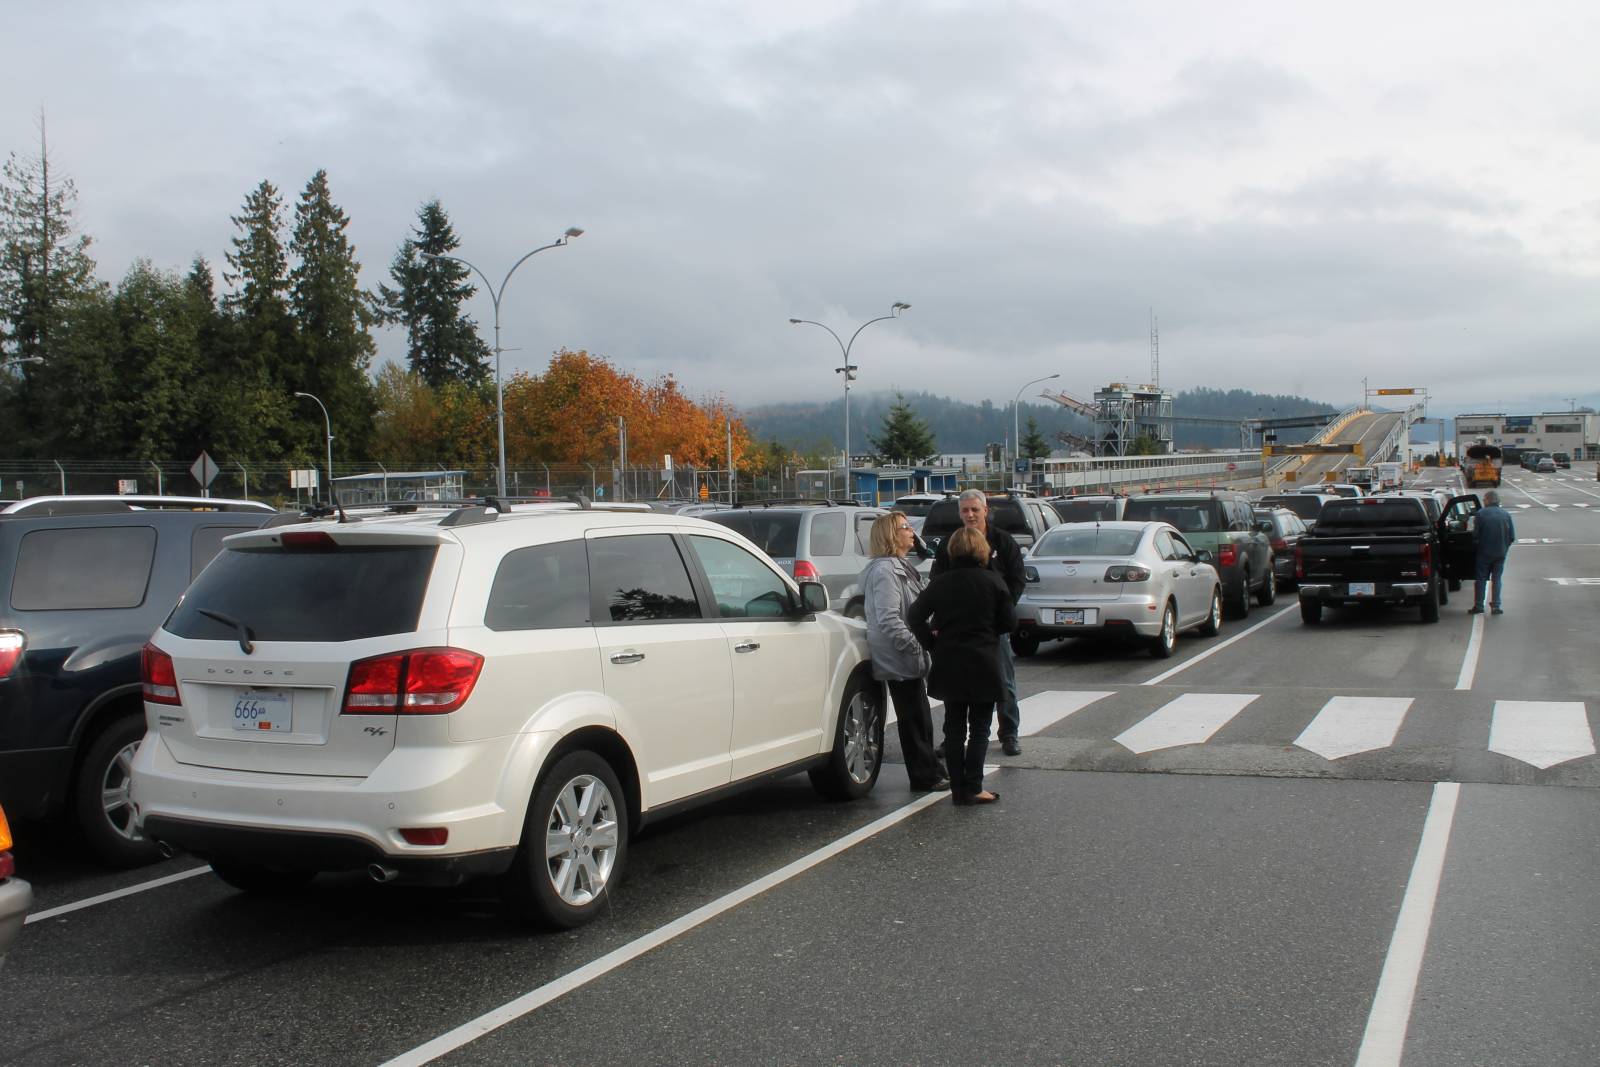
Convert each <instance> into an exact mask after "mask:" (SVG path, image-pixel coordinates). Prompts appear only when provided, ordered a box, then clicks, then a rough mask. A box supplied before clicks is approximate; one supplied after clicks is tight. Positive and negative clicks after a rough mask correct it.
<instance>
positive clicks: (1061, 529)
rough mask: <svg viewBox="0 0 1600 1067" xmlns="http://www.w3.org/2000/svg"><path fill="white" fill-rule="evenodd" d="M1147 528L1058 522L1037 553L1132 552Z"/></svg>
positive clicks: (1120, 553) (1040, 541)
mask: <svg viewBox="0 0 1600 1067" xmlns="http://www.w3.org/2000/svg"><path fill="white" fill-rule="evenodd" d="M1143 534H1144V531H1143V530H1128V529H1120V528H1119V529H1106V528H1105V527H1103V526H1091V525H1089V524H1087V523H1085V524H1083V525H1072V526H1057V527H1056V528H1055V529H1053V530H1051V531H1050V532H1049V533H1047V534H1045V535H1044V536H1043V537H1041V538H1040V539H1039V544H1038V545H1037V546H1036V547H1035V548H1034V550H1033V555H1035V556H1131V555H1133V552H1134V550H1135V549H1136V548H1138V547H1139V538H1140V537H1141V536H1143Z"/></svg>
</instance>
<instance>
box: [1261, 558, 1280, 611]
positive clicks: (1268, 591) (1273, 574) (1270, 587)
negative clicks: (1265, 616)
mask: <svg viewBox="0 0 1600 1067" xmlns="http://www.w3.org/2000/svg"><path fill="white" fill-rule="evenodd" d="M1277 599H1278V572H1277V570H1276V569H1275V568H1273V567H1268V568H1267V578H1266V580H1265V581H1264V582H1262V583H1261V591H1260V592H1258V593H1257V594H1256V603H1257V604H1260V605H1261V606H1262V607H1264V608H1268V607H1271V606H1272V602H1273V601H1274V600H1277Z"/></svg>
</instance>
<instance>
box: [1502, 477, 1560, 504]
mask: <svg viewBox="0 0 1600 1067" xmlns="http://www.w3.org/2000/svg"><path fill="white" fill-rule="evenodd" d="M1505 484H1507V485H1509V486H1510V487H1511V488H1513V489H1515V490H1516V491H1517V492H1519V493H1521V494H1522V495H1523V496H1525V497H1527V498H1528V499H1529V500H1531V501H1533V502H1534V503H1535V504H1538V505H1539V506H1540V507H1549V506H1550V505H1548V504H1546V503H1545V502H1544V501H1543V500H1540V499H1539V498H1538V497H1536V496H1534V495H1533V494H1532V493H1530V492H1528V491H1527V490H1526V489H1524V488H1522V486H1520V485H1518V484H1517V483H1516V482H1507V483H1505Z"/></svg>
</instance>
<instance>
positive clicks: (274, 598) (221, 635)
mask: <svg viewBox="0 0 1600 1067" xmlns="http://www.w3.org/2000/svg"><path fill="white" fill-rule="evenodd" d="M437 552H438V550H437V549H436V548H435V547H434V546H432V545H398V546H367V545H360V546H349V547H342V548H334V549H327V550H314V551H312V550H287V551H286V550H284V549H281V548H248V549H225V550H224V551H223V552H222V554H221V555H219V556H217V558H216V559H214V560H212V561H211V565H210V566H209V567H207V568H206V569H205V570H204V571H203V572H201V574H200V577H199V578H197V579H195V583H194V584H193V585H191V586H190V587H189V592H188V593H186V594H185V595H184V598H183V600H182V602H181V603H179V604H178V606H177V608H175V609H174V610H173V612H172V615H171V616H170V617H169V618H168V619H167V622H166V629H167V630H168V631H169V632H171V633H174V634H177V635H178V636H179V637H192V638H197V639H199V640H203V641H233V640H236V639H237V638H238V637H239V634H240V633H241V631H240V630H239V629H238V627H236V626H233V625H230V624H229V622H227V621H224V619H227V620H232V621H235V622H237V623H238V626H243V627H248V628H249V630H250V633H251V634H252V635H253V638H254V639H255V640H257V641H355V640H359V639H361V638H365V637H380V636H382V635H384V634H398V633H405V632H407V631H409V630H414V629H416V628H417V616H418V615H419V614H420V613H421V611H422V595H423V593H424V592H425V591H426V590H427V588H428V578H429V576H430V575H431V574H432V573H433V560H434V556H435V555H436V554H437ZM219 616H220V617H219Z"/></svg>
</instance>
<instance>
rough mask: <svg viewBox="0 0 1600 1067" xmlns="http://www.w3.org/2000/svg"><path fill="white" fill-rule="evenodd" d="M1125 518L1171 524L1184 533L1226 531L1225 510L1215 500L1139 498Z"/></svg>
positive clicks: (1129, 502)
mask: <svg viewBox="0 0 1600 1067" xmlns="http://www.w3.org/2000/svg"><path fill="white" fill-rule="evenodd" d="M1122 517H1123V518H1124V519H1127V520H1128V521H1129V522H1170V523H1172V525H1174V526H1176V527H1177V528H1178V529H1179V530H1180V531H1181V532H1183V533H1217V532H1220V531H1221V530H1224V529H1226V528H1227V526H1226V524H1225V523H1224V522H1223V521H1222V507H1221V505H1220V504H1218V502H1217V501H1215V500H1163V499H1161V498H1159V497H1150V498H1136V499H1134V500H1130V501H1128V506H1127V508H1126V509H1124V511H1123V513H1122Z"/></svg>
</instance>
